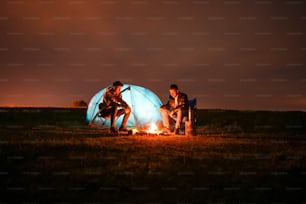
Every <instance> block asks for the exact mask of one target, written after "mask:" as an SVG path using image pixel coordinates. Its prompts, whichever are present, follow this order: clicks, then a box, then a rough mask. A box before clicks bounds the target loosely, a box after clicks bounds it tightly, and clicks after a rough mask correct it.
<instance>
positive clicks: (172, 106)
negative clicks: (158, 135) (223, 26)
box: [160, 84, 188, 134]
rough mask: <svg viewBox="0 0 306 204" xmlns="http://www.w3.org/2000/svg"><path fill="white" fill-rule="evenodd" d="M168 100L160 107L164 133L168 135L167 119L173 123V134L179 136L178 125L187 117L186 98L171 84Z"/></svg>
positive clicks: (168, 124) (168, 125)
mask: <svg viewBox="0 0 306 204" xmlns="http://www.w3.org/2000/svg"><path fill="white" fill-rule="evenodd" d="M169 93H170V95H169V100H168V102H167V104H165V105H162V106H161V107H160V111H161V113H162V117H163V126H164V132H165V133H170V132H171V130H170V123H169V117H171V118H173V119H174V120H175V121H176V122H175V128H174V133H175V134H179V130H180V125H181V122H182V119H183V117H184V116H187V115H188V97H187V95H186V94H184V93H182V92H180V91H179V90H178V86H177V85H176V84H172V85H171V86H170V90H169Z"/></svg>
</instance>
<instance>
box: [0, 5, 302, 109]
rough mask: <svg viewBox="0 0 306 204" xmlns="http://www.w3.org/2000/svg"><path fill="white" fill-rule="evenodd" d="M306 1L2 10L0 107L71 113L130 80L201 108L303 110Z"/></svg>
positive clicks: (8, 7)
mask: <svg viewBox="0 0 306 204" xmlns="http://www.w3.org/2000/svg"><path fill="white" fill-rule="evenodd" d="M304 11H305V3H304V2H303V1H256V0H249V1H187V0H186V1H185V0H177V1H164V0H160V1H158V0H157V1H155V0H141V1H133V0H131V1H129V0H128V1H116V0H114V1H104V0H96V1H94V0H92V1H89V0H81V1H75V0H66V1H59V0H41V1H40V0H32V1H13V0H8V1H1V3H0V12H1V13H0V26H1V33H0V42H1V47H0V65H1V75H0V76H1V77H0V83H1V84H2V86H1V88H0V90H1V97H0V104H1V105H12V104H15V105H42V106H46V105H47V106H62V105H70V103H71V101H72V100H74V99H79V98H82V99H85V100H87V101H89V100H90V98H91V96H92V95H94V93H95V92H97V91H98V90H99V89H101V88H104V87H105V86H107V85H109V84H111V83H112V81H114V80H117V79H119V80H122V81H123V82H125V83H133V84H137V85H142V86H146V87H148V88H150V89H152V90H153V91H154V92H156V93H157V94H158V95H159V96H160V98H161V99H162V100H163V101H164V100H166V98H167V94H168V93H167V91H168V86H169V84H170V83H177V84H178V85H179V87H180V89H181V90H182V91H184V92H186V93H188V94H189V96H190V97H197V98H198V100H199V107H202V108H230V109H276V110H305V108H304V106H305V103H304V102H305V98H306V93H305V92H306V90H305V78H306V69H305V61H306V60H305V59H306V58H305V53H306V47H305V44H306V38H305V35H306V33H305V28H306V26H305V23H306V16H305V14H304Z"/></svg>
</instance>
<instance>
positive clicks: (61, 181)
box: [0, 108, 306, 203]
mask: <svg viewBox="0 0 306 204" xmlns="http://www.w3.org/2000/svg"><path fill="white" fill-rule="evenodd" d="M85 112H86V110H85V109H69V108H66V109H65V108H10V109H8V108H2V109H0V121H1V127H0V130H1V136H0V181H1V182H0V195H1V196H0V203H6V202H8V203H16V202H21V203H305V202H306V184H305V181H306V162H305V157H306V113H305V112H267V111H234V110H232V111H231V110H199V111H198V117H197V118H198V122H197V129H196V130H197V135H196V136H189V137H187V136H152V135H143V136H135V135H134V136H119V137H111V136H110V135H108V134H107V133H106V132H105V131H103V130H100V129H89V128H88V127H87V122H86V121H85Z"/></svg>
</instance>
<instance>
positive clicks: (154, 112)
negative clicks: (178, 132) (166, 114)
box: [86, 84, 162, 127]
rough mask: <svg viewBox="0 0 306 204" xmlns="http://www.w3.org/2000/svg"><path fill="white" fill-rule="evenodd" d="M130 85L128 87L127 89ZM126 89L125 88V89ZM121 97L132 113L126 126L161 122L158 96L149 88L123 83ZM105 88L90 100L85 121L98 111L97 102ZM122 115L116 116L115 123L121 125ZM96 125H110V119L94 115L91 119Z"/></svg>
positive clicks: (142, 125) (100, 100)
mask: <svg viewBox="0 0 306 204" xmlns="http://www.w3.org/2000/svg"><path fill="white" fill-rule="evenodd" d="M128 87H130V89H127V88H128ZM125 89H127V90H125ZM122 90H125V91H123V92H122V98H123V100H125V101H126V102H127V103H128V104H129V106H130V107H131V109H132V113H131V115H130V117H129V120H128V122H127V127H146V126H148V125H150V124H151V123H160V122H162V116H161V113H160V111H159V108H160V106H161V105H162V102H161V101H160V99H159V97H158V96H157V95H156V94H155V93H153V92H152V91H151V90H149V89H147V88H144V87H141V86H136V85H132V84H124V85H123V87H122V89H121V91H122ZM105 91H106V88H104V89H102V90H100V91H99V92H97V93H96V94H95V95H94V96H93V97H92V99H91V100H90V102H89V104H88V108H87V115H86V119H87V121H91V120H92V119H93V118H94V116H95V115H96V114H97V112H98V111H99V103H101V102H102V99H103V94H104V93H105ZM122 119H123V115H122V116H120V117H119V118H117V120H116V125H117V127H119V126H120V125H121V122H122ZM93 123H94V124H96V125H101V126H110V120H105V119H104V118H101V117H96V118H95V120H94V121H93Z"/></svg>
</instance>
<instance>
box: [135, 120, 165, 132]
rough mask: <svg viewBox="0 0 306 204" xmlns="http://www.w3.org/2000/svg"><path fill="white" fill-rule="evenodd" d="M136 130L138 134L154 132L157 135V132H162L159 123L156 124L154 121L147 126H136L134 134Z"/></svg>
mask: <svg viewBox="0 0 306 204" xmlns="http://www.w3.org/2000/svg"><path fill="white" fill-rule="evenodd" d="M134 132H135V133H136V134H154V135H157V134H160V133H161V131H160V130H159V128H158V126H157V124H155V123H153V122H152V123H151V124H150V125H148V126H146V127H142V128H136V129H135V130H133V134H134Z"/></svg>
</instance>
